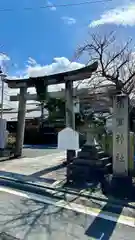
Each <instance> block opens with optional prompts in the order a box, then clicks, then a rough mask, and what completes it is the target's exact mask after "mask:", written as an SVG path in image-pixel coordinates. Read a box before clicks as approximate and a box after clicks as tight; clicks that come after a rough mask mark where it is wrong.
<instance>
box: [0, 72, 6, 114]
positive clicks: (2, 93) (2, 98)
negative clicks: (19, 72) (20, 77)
mask: <svg viewBox="0 0 135 240" xmlns="http://www.w3.org/2000/svg"><path fill="white" fill-rule="evenodd" d="M5 77H6V75H5V74H3V72H2V70H1V69H0V78H1V119H2V118H3V103H4V79H5Z"/></svg>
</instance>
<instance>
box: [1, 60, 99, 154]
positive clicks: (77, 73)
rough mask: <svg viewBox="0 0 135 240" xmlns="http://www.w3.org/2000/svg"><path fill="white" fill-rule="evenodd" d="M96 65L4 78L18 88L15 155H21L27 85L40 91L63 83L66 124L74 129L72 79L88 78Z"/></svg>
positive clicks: (11, 85) (12, 86)
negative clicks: (44, 74) (24, 77)
mask: <svg viewBox="0 0 135 240" xmlns="http://www.w3.org/2000/svg"><path fill="white" fill-rule="evenodd" d="M97 67H98V62H94V63H93V64H91V65H88V66H86V67H84V68H80V69H77V70H73V71H67V72H62V73H57V74H53V75H48V76H41V77H29V78H28V79H9V78H6V79H4V81H5V82H6V83H7V84H8V87H9V88H20V96H19V107H18V124H17V136H16V150H15V156H16V157H19V156H21V154H22V148H23V141H24V130H25V112H26V97H27V89H28V88H29V87H36V89H37V88H38V90H39V91H41V93H42V92H44V89H45V88H46V87H47V86H48V85H56V84H61V83H65V99H66V126H67V127H70V128H72V129H75V116H74V112H73V81H79V80H83V79H88V78H90V77H91V74H92V73H93V72H94V71H96V70H97ZM44 100H46V99H44Z"/></svg>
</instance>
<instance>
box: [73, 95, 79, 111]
mask: <svg viewBox="0 0 135 240" xmlns="http://www.w3.org/2000/svg"><path fill="white" fill-rule="evenodd" d="M73 101H74V107H73V108H74V113H79V112H80V101H79V98H76V99H74V100H73Z"/></svg>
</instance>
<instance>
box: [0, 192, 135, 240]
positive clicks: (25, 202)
mask: <svg viewBox="0 0 135 240" xmlns="http://www.w3.org/2000/svg"><path fill="white" fill-rule="evenodd" d="M44 198H45V197H44ZM0 232H1V235H0V240H2V239H6V240H10V239H11V240H12V239H14V238H11V236H12V237H16V238H17V239H21V240H22V239H23V240H24V239H25V240H37V239H38V240H57V239H58V240H74V239H79V240H90V239H97V240H108V239H111V240H117V239H118V240H131V239H135V237H134V236H135V228H134V227H129V226H126V225H125V224H120V223H117V222H114V221H110V220H105V219H102V218H98V217H95V216H92V215H90V214H85V213H79V212H75V211H73V210H67V209H65V208H61V207H57V206H55V205H50V204H45V203H41V202H39V201H34V200H30V199H28V198H26V197H25V196H17V195H14V194H11V193H5V192H3V191H0ZM4 234H7V236H10V238H9V237H7V238H2V236H4Z"/></svg>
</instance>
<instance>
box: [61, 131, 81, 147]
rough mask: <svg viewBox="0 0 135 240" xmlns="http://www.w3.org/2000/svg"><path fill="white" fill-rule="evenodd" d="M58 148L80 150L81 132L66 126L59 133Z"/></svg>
mask: <svg viewBox="0 0 135 240" xmlns="http://www.w3.org/2000/svg"><path fill="white" fill-rule="evenodd" d="M58 149H62V150H78V149H79V134H78V132H76V131H74V130H73V129H71V128H68V127H67V128H64V129H63V130H62V131H60V132H59V133H58Z"/></svg>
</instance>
